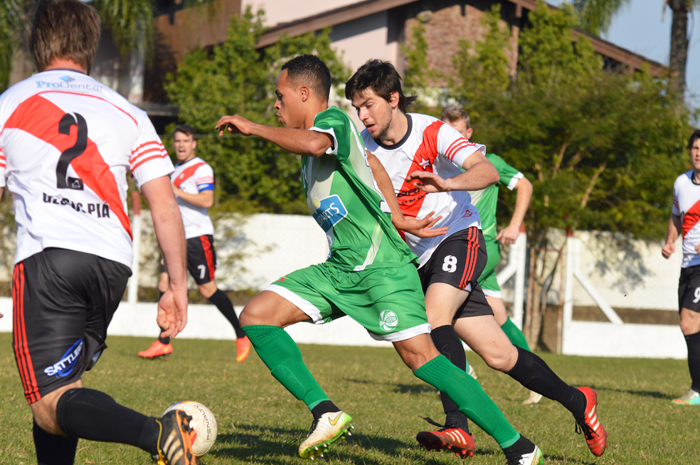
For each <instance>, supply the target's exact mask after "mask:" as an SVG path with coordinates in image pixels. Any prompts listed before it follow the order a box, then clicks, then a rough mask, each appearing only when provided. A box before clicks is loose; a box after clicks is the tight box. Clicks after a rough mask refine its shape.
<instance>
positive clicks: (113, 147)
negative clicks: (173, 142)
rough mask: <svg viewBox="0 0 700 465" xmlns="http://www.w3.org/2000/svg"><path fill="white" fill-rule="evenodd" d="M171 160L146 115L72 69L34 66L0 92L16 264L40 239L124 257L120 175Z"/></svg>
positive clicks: (42, 244)
mask: <svg viewBox="0 0 700 465" xmlns="http://www.w3.org/2000/svg"><path fill="white" fill-rule="evenodd" d="M172 170H173V165H172V163H171V161H170V158H169V157H168V154H167V152H166V150H165V148H164V147H163V144H162V143H161V141H160V138H159V137H158V135H157V134H156V132H155V129H154V128H153V125H152V124H151V122H150V120H149V119H148V116H147V115H146V113H145V112H144V111H142V110H139V109H138V108H136V107H135V106H133V105H132V104H130V103H129V102H128V101H127V100H126V99H124V98H123V97H122V96H120V95H119V94H118V93H116V92H114V91H113V90H112V89H110V88H108V87H107V86H104V85H102V84H100V83H99V82H97V81H95V80H94V79H92V78H90V77H89V76H87V75H85V74H83V73H80V72H78V71H71V70H52V71H45V72H42V73H38V74H35V75H34V76H32V77H31V78H29V79H26V80H24V81H22V82H20V83H18V84H16V85H14V86H13V87H11V88H10V89H8V90H7V91H6V92H5V93H3V94H2V96H0V186H2V187H5V186H6V187H7V189H8V190H9V191H10V192H12V194H13V200H14V209H15V222H16V224H17V254H16V256H15V262H20V261H22V260H24V259H25V258H27V257H30V256H31V255H34V254H36V253H39V252H41V251H42V250H44V249H45V248H48V247H57V248H63V249H69V250H76V251H79V252H85V253H90V254H93V255H97V256H100V257H103V258H106V259H109V260H114V261H117V262H119V263H122V264H124V265H126V266H128V267H131V265H132V259H133V254H132V248H131V241H132V237H131V225H130V222H129V217H128V215H127V206H126V191H127V183H126V175H127V172H131V173H132V175H133V177H134V180H135V182H136V184H137V186H143V185H144V184H145V183H147V182H148V181H151V180H153V179H155V178H158V177H161V176H168V175H169V174H170V173H171V172H172Z"/></svg>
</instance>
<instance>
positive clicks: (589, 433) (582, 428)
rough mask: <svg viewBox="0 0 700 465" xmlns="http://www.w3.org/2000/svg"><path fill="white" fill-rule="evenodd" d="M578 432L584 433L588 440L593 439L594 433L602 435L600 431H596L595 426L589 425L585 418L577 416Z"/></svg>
mask: <svg viewBox="0 0 700 465" xmlns="http://www.w3.org/2000/svg"><path fill="white" fill-rule="evenodd" d="M574 431H575V432H576V434H581V433H583V435H584V437H585V438H586V441H590V440H592V439H593V435H594V434H595V435H596V436H598V437H600V435H599V434H598V433H596V432H595V431H594V430H593V428H591V427H590V426H588V423H586V419H585V418H577V419H576V427H575V429H574Z"/></svg>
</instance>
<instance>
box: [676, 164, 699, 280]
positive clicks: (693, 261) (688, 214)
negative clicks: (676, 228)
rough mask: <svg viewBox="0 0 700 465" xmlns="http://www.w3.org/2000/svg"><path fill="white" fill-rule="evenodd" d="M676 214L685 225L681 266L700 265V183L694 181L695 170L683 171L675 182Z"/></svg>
mask: <svg viewBox="0 0 700 465" xmlns="http://www.w3.org/2000/svg"><path fill="white" fill-rule="evenodd" d="M672 212H673V214H674V215H677V216H680V217H681V223H682V225H683V262H682V264H681V268H688V267H690V266H697V265H700V255H698V253H697V252H696V251H695V247H696V246H697V245H698V244H700V185H699V184H695V183H694V182H693V170H690V171H688V172H687V173H683V174H681V175H680V176H678V177H677V178H676V182H674V183H673V209H672Z"/></svg>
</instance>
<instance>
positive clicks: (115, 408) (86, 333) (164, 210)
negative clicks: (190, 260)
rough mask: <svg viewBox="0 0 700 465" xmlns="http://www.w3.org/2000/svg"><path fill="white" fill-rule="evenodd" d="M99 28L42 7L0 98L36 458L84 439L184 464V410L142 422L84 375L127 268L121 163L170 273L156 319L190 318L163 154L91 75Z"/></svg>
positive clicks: (187, 455) (17, 306)
mask: <svg viewBox="0 0 700 465" xmlns="http://www.w3.org/2000/svg"><path fill="white" fill-rule="evenodd" d="M99 37H100V19H99V15H98V13H97V11H95V9H94V8H93V7H91V6H88V5H86V4H85V3H82V2H80V1H77V0H53V1H46V0H42V1H39V2H37V3H36V5H35V10H34V14H33V18H32V27H31V36H30V43H29V48H30V50H31V52H32V54H33V56H34V60H35V62H36V66H37V70H38V71H39V73H37V74H35V75H34V76H32V77H30V78H28V79H26V80H24V81H22V82H20V83H18V84H16V85H15V86H13V87H12V88H10V89H9V90H7V91H6V92H5V93H4V94H2V96H0V128H1V130H0V162H1V163H0V165H1V166H0V187H2V188H3V189H4V187H5V186H6V187H7V189H8V190H9V191H10V192H12V194H13V198H14V208H15V218H16V223H17V230H18V231H17V254H16V257H15V269H14V274H13V283H12V295H13V311H12V317H13V332H12V336H13V348H14V353H15V358H16V360H17V367H18V370H19V373H20V378H21V381H22V385H23V387H24V393H25V397H26V398H27V401H28V402H29V404H30V407H31V410H32V415H33V417H34V427H33V437H34V445H35V448H36V454H37V462H38V463H39V464H40V465H46V464H51V465H65V464H72V463H73V461H74V458H75V451H76V446H77V444H78V438H84V439H90V440H94V441H107V442H118V443H123V444H129V445H132V446H136V447H139V448H141V449H143V450H145V451H147V452H148V453H150V454H152V456H153V458H154V460H158V462H159V463H160V464H168V463H169V464H176V465H192V464H194V463H195V458H194V456H193V454H192V449H191V438H190V436H189V431H190V428H189V420H190V419H189V417H188V416H187V415H185V414H184V412H182V411H175V412H173V413H168V414H166V415H164V416H163V417H162V418H153V417H148V416H146V415H143V414H141V413H138V412H135V411H133V410H130V409H128V408H126V407H124V406H122V405H119V404H117V403H116V402H115V401H114V399H112V398H111V397H110V396H109V395H107V394H105V393H103V392H100V391H96V390H93V389H88V388H85V387H83V383H82V380H81V378H82V374H83V373H84V372H85V371H87V370H89V369H90V368H92V366H94V364H95V363H96V362H97V360H98V358H99V357H100V355H101V353H102V351H103V350H104V349H105V348H106V347H107V346H106V344H105V338H106V334H107V326H108V325H109V322H110V320H111V319H112V315H113V314H114V311H115V310H116V308H117V306H118V305H119V301H120V300H121V297H122V296H123V295H124V290H125V288H126V283H127V280H128V277H129V276H130V275H131V269H130V267H131V263H132V260H133V253H132V249H131V229H130V224H129V218H128V216H127V209H126V191H127V183H126V174H127V172H128V171H130V172H131V173H132V175H133V176H134V179H135V181H136V184H137V186H138V187H139V189H140V190H141V192H142V193H143V195H144V196H145V197H146V199H147V200H148V202H149V204H150V207H151V214H152V215H153V223H154V226H155V229H156V236H157V238H158V241H159V243H160V246H161V248H162V250H163V253H164V255H165V259H166V261H167V263H168V265H169V266H170V270H171V272H172V274H171V279H170V287H169V289H168V290H167V291H166V293H165V295H163V297H162V298H161V299H160V302H159V304H158V324H159V325H160V326H161V327H163V328H164V332H163V334H164V335H169V336H175V335H177V334H178V333H179V332H180V331H181V330H182V329H183V328H184V327H185V324H186V322H187V281H186V274H185V240H184V239H185V238H184V231H183V228H182V221H181V220H180V216H179V212H178V209H177V203H176V202H175V198H174V196H173V194H172V189H171V188H170V181H169V178H168V175H169V174H170V173H171V172H172V163H171V162H170V160H169V159H168V157H167V153H166V152H165V150H164V148H163V146H162V144H161V142H160V139H159V138H158V136H157V135H156V132H155V130H154V129H153V126H152V125H151V123H150V121H149V120H148V117H147V116H146V113H145V112H143V111H141V110H139V109H138V108H136V107H135V106H133V105H131V104H130V103H129V102H128V101H127V100H125V99H124V98H123V97H121V96H120V95H119V94H117V93H116V92H114V91H112V90H111V89H109V88H108V87H106V86H103V85H102V84H100V83H99V82H97V81H95V80H93V79H91V78H90V77H88V76H87V72H88V71H89V69H90V65H91V63H92V60H93V58H94V55H95V51H96V49H97V44H98V41H99ZM5 183H6V184H5Z"/></svg>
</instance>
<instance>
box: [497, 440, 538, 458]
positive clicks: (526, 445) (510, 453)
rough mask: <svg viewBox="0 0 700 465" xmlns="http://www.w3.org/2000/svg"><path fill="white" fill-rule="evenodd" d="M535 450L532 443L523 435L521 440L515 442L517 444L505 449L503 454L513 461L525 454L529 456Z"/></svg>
mask: <svg viewBox="0 0 700 465" xmlns="http://www.w3.org/2000/svg"><path fill="white" fill-rule="evenodd" d="M533 450H535V445H534V444H533V443H532V441H530V440H529V439H528V438H526V437H525V436H523V435H522V434H521V435H520V438H519V439H518V440H517V441H515V444H513V445H512V446H509V447H506V448H505V449H503V453H504V454H505V456H506V458H507V459H511V458H519V457H521V456H523V455H525V454H529V453H530V452H532V451H533ZM509 463H510V462H509Z"/></svg>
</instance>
